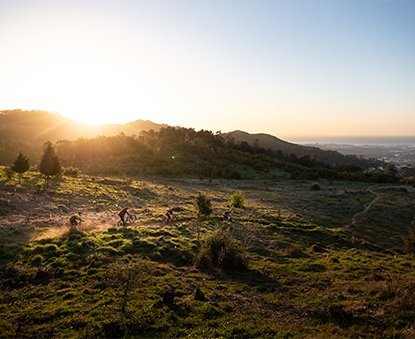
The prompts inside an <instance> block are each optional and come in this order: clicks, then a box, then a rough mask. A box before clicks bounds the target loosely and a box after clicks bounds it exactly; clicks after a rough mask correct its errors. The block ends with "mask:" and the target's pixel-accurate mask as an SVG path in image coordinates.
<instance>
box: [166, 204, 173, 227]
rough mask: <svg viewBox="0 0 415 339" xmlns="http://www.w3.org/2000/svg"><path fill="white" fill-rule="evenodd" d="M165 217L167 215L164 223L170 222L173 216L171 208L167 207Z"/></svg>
mask: <svg viewBox="0 0 415 339" xmlns="http://www.w3.org/2000/svg"><path fill="white" fill-rule="evenodd" d="M166 217H167V219H166V224H168V223H170V222H171V221H172V220H173V218H174V213H173V209H172V208H169V209H168V210H167V212H166Z"/></svg>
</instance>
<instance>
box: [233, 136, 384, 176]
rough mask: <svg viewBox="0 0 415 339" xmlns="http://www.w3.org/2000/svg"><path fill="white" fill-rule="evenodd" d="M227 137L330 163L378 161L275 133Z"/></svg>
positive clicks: (367, 164) (365, 165)
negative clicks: (298, 142)
mask: <svg viewBox="0 0 415 339" xmlns="http://www.w3.org/2000/svg"><path fill="white" fill-rule="evenodd" d="M225 135H226V136H227V137H230V138H233V139H234V140H235V141H237V142H246V143H248V144H249V145H251V146H258V147H262V148H265V149H271V150H273V151H275V152H278V151H280V152H282V153H283V154H284V155H286V156H287V155H289V154H290V153H292V154H295V155H296V156H297V157H302V156H307V155H308V156H312V157H314V158H315V159H316V160H317V161H320V162H323V163H325V164H329V165H336V166H341V165H354V166H358V167H361V168H368V167H370V166H375V165H376V161H374V160H371V161H368V160H366V159H361V158H358V157H356V156H354V155H343V154H341V153H339V152H337V151H329V150H323V149H321V148H318V147H312V146H303V145H298V144H293V143H291V142H287V141H285V140H281V139H279V138H277V137H275V136H273V135H269V134H265V133H258V134H250V133H247V132H243V131H233V132H229V133H225Z"/></svg>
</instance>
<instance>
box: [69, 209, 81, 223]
mask: <svg viewBox="0 0 415 339" xmlns="http://www.w3.org/2000/svg"><path fill="white" fill-rule="evenodd" d="M81 214H82V212H78V213H75V214H74V215H73V216H71V217H70V218H69V222H70V224H71V226H78V225H79V224H80V223H81V221H83V220H82V218H81Z"/></svg>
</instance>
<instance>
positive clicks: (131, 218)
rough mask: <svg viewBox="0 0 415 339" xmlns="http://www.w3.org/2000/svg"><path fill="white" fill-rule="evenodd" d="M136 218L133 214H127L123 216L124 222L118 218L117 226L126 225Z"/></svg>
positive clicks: (132, 222) (133, 221)
mask: <svg viewBox="0 0 415 339" xmlns="http://www.w3.org/2000/svg"><path fill="white" fill-rule="evenodd" d="M136 220H137V217H136V216H135V215H134V214H129V215H126V216H125V217H124V222H122V220H119V221H118V223H117V226H128V225H132V224H134V223H135V221H136Z"/></svg>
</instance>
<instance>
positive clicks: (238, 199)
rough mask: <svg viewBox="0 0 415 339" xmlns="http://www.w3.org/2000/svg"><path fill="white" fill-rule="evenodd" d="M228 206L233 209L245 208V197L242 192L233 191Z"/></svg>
mask: <svg viewBox="0 0 415 339" xmlns="http://www.w3.org/2000/svg"><path fill="white" fill-rule="evenodd" d="M229 206H230V207H235V208H244V207H245V195H244V193H243V192H242V191H235V192H233V193H232V195H231V197H230V199H229Z"/></svg>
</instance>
